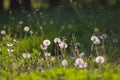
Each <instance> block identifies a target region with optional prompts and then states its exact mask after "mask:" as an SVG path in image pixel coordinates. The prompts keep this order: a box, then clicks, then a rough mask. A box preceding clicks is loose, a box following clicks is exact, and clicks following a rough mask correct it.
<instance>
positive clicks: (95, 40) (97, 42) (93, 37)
mask: <svg viewBox="0 0 120 80" xmlns="http://www.w3.org/2000/svg"><path fill="white" fill-rule="evenodd" d="M91 41H92V42H93V44H100V40H99V38H98V37H97V36H92V37H91Z"/></svg>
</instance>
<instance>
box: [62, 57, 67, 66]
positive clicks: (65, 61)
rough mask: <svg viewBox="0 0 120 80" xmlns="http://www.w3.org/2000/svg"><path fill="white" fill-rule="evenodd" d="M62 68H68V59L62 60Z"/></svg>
mask: <svg viewBox="0 0 120 80" xmlns="http://www.w3.org/2000/svg"><path fill="white" fill-rule="evenodd" d="M61 64H62V66H64V67H66V66H68V61H67V60H66V59H64V60H62V62H61Z"/></svg>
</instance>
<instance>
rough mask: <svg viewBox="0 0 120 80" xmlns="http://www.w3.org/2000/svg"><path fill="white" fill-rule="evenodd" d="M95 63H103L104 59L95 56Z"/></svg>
mask: <svg viewBox="0 0 120 80" xmlns="http://www.w3.org/2000/svg"><path fill="white" fill-rule="evenodd" d="M95 62H96V63H104V62H105V59H104V57H103V56H97V57H96V58H95Z"/></svg>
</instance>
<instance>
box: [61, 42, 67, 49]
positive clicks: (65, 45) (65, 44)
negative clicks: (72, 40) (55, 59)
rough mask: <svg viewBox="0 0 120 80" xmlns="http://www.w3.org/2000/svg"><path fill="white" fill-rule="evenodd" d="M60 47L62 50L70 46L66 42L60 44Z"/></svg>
mask: <svg viewBox="0 0 120 80" xmlns="http://www.w3.org/2000/svg"><path fill="white" fill-rule="evenodd" d="M59 47H60V48H61V49H62V48H67V47H68V45H67V43H65V42H63V41H62V42H60V43H59Z"/></svg>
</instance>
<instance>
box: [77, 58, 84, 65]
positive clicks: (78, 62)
mask: <svg viewBox="0 0 120 80" xmlns="http://www.w3.org/2000/svg"><path fill="white" fill-rule="evenodd" d="M83 63H84V61H83V59H82V58H77V59H76V60H75V64H83Z"/></svg>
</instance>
